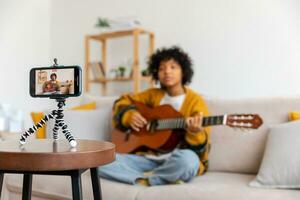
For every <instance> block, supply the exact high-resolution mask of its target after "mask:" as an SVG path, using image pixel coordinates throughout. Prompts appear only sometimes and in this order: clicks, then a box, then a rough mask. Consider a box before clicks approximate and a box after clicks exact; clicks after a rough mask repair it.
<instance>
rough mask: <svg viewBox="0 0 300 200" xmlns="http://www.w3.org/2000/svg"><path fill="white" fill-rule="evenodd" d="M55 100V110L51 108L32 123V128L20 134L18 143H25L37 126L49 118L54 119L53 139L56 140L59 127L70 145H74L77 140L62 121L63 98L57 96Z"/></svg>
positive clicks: (42, 124)
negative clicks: (50, 110) (37, 120)
mask: <svg viewBox="0 0 300 200" xmlns="http://www.w3.org/2000/svg"><path fill="white" fill-rule="evenodd" d="M56 101H57V102H58V104H57V107H58V109H57V110H52V112H51V113H50V114H47V115H45V116H44V118H43V119H42V120H41V121H40V122H38V123H37V124H35V125H33V127H32V128H30V129H28V130H27V131H26V132H25V133H23V134H22V135H21V139H20V143H21V144H25V143H26V138H27V137H29V136H30V135H32V134H33V133H35V132H36V131H37V130H38V129H39V128H42V127H43V126H44V125H45V124H46V122H47V121H49V120H50V119H55V124H54V128H53V139H54V140H58V130H59V129H60V128H61V129H62V133H63V134H64V135H65V137H66V139H67V140H68V141H69V143H70V145H71V147H76V145H77V142H76V140H75V138H74V137H73V135H72V134H71V132H70V131H69V129H68V125H67V124H66V123H65V121H64V114H63V106H65V101H66V99H65V98H57V99H56Z"/></svg>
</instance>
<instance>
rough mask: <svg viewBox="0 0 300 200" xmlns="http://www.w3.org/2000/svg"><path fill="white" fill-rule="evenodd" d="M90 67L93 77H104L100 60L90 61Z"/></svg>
mask: <svg viewBox="0 0 300 200" xmlns="http://www.w3.org/2000/svg"><path fill="white" fill-rule="evenodd" d="M90 67H91V72H92V75H93V77H94V79H103V78H105V70H104V67H103V64H102V63H101V62H92V63H90Z"/></svg>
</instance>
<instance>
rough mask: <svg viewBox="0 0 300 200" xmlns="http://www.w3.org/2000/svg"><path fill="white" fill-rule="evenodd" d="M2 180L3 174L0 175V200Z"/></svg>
mask: <svg viewBox="0 0 300 200" xmlns="http://www.w3.org/2000/svg"><path fill="white" fill-rule="evenodd" d="M3 178H4V174H3V173H0V199H1V192H2V185H3Z"/></svg>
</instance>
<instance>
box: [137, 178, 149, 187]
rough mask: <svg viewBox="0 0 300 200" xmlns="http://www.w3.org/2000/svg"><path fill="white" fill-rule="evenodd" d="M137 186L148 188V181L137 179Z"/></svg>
mask: <svg viewBox="0 0 300 200" xmlns="http://www.w3.org/2000/svg"><path fill="white" fill-rule="evenodd" d="M136 182H137V184H139V185H142V186H146V187H148V186H150V184H149V181H148V179H146V178H138V179H136Z"/></svg>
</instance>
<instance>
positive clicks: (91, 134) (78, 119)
mask: <svg viewBox="0 0 300 200" xmlns="http://www.w3.org/2000/svg"><path fill="white" fill-rule="evenodd" d="M111 111H112V108H111V107H102V108H97V109H96V110H66V111H64V120H65V122H66V124H67V125H68V129H69V130H70V131H71V133H72V135H73V136H74V137H75V139H89V140H106V141H109V140H110V132H111V123H112V122H111V113H112V112H111ZM54 124H55V120H50V121H49V122H48V123H47V127H46V134H47V138H53V127H54ZM59 133H60V138H62V139H65V138H64V136H63V134H62V130H61V129H60V130H59Z"/></svg>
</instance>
